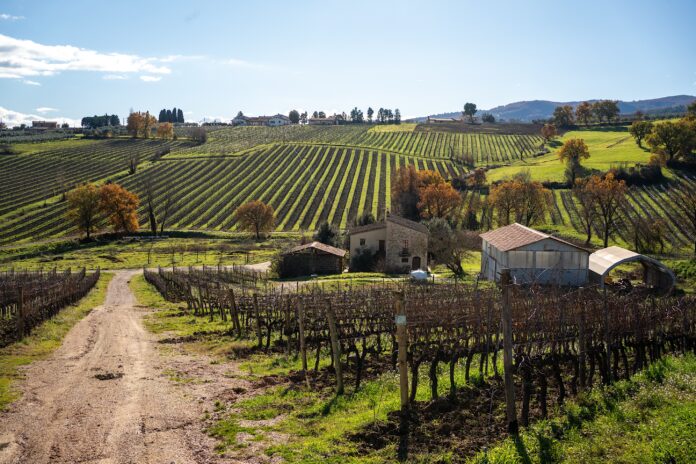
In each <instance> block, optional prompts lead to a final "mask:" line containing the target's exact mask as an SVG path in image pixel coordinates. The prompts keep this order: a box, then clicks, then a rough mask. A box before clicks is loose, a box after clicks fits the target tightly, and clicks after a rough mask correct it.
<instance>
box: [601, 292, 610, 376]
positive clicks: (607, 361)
mask: <svg viewBox="0 0 696 464" xmlns="http://www.w3.org/2000/svg"><path fill="white" fill-rule="evenodd" d="M602 300H603V303H604V307H603V311H602V313H603V322H604V345H605V347H606V354H607V356H606V358H605V360H604V368H605V369H606V376H607V383H608V384H609V383H611V340H610V339H609V305H608V302H607V286H606V285H604V289H603V292H602Z"/></svg>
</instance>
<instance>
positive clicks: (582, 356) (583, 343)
mask: <svg viewBox="0 0 696 464" xmlns="http://www.w3.org/2000/svg"><path fill="white" fill-rule="evenodd" d="M578 337H579V338H580V340H579V345H580V346H579V348H578V350H579V353H578V377H580V391H584V390H585V389H586V387H587V385H586V374H585V362H586V357H587V338H586V335H585V307H584V306H581V307H580V320H579V323H578Z"/></svg>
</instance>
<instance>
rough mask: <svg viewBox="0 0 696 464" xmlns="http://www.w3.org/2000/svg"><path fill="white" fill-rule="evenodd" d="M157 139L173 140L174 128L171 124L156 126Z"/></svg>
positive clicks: (163, 123)
mask: <svg viewBox="0 0 696 464" xmlns="http://www.w3.org/2000/svg"><path fill="white" fill-rule="evenodd" d="M157 138H158V139H164V140H169V139H172V138H174V126H173V125H172V123H171V122H162V123H159V124H158V125H157Z"/></svg>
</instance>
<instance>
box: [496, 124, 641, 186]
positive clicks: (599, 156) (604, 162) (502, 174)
mask: <svg viewBox="0 0 696 464" xmlns="http://www.w3.org/2000/svg"><path fill="white" fill-rule="evenodd" d="M574 138H581V139H583V140H584V141H585V143H586V144H587V146H588V147H589V149H590V158H589V159H587V160H583V162H582V165H583V167H584V168H586V169H588V170H591V171H598V172H605V171H607V170H608V169H609V168H610V167H612V166H615V165H618V164H621V163H628V164H629V165H631V166H632V165H635V164H636V163H642V164H647V162H648V161H649V160H650V153H649V151H648V150H647V149H642V148H640V147H638V145H637V144H636V142H635V140H634V139H633V137H631V134H629V133H628V131H627V129H626V128H617V129H616V130H606V131H605V130H602V131H599V130H592V129H586V130H575V131H570V132H566V133H565V134H564V135H563V137H562V138H561V139H560V143H558V144H557V147H555V148H553V149H552V150H551V152H550V153H548V154H546V155H543V156H539V157H537V158H525V159H524V160H522V161H517V162H515V163H513V164H512V165H510V166H505V167H502V168H498V169H492V170H490V171H488V173H487V178H488V181H489V182H494V181H497V180H501V179H505V178H510V177H513V176H514V175H515V174H517V173H518V172H520V171H522V170H525V169H529V171H530V173H531V175H532V178H533V179H534V180H539V181H556V182H562V181H563V173H564V170H565V165H564V164H563V163H561V162H560V161H559V160H558V154H557V152H558V150H559V148H560V146H561V144H562V143H563V142H564V141H566V140H568V139H574Z"/></svg>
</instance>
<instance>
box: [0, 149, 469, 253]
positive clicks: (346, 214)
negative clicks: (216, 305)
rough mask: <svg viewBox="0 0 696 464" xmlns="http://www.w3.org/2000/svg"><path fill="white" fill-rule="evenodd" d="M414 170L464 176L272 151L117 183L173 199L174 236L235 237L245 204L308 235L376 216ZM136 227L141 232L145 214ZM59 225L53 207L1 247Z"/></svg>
mask: <svg viewBox="0 0 696 464" xmlns="http://www.w3.org/2000/svg"><path fill="white" fill-rule="evenodd" d="M406 164H413V165H415V166H417V167H418V168H419V169H432V170H436V171H438V172H440V173H441V174H442V175H443V176H445V177H448V178H449V177H453V176H457V175H459V174H461V173H462V172H463V169H462V168H461V167H460V166H459V165H458V164H456V163H453V162H451V161H449V160H445V159H435V158H422V157H414V156H408V155H401V154H395V153H392V152H383V151H379V150H369V149H362V148H354V147H342V146H335V147H332V146H325V145H309V144H279V143H275V144H271V145H268V146H263V147H258V148H257V149H255V150H254V151H253V152H250V153H248V154H245V155H241V156H237V157H213V158H206V159H171V160H168V159H166V158H165V159H164V160H161V161H157V162H154V163H152V164H150V165H149V166H148V167H145V168H143V169H141V170H139V171H138V172H137V173H136V174H135V175H132V176H124V177H123V178H122V179H120V180H119V183H120V184H122V185H123V186H125V187H126V188H128V189H130V190H133V191H135V192H137V193H138V194H139V195H140V196H144V186H143V183H144V180H145V179H146V178H149V177H152V178H153V179H154V184H155V185H156V186H157V191H156V195H157V197H158V198H157V201H156V203H157V204H158V205H159V206H160V207H161V205H162V203H163V202H162V201H161V200H162V199H163V198H164V196H172V197H173V198H174V200H175V202H176V208H175V211H174V213H173V214H172V216H171V218H170V220H169V221H168V223H169V224H170V225H171V226H172V227H173V228H176V229H199V230H219V231H229V230H235V226H236V224H235V223H234V220H233V218H232V213H233V211H234V210H235V209H236V208H237V207H238V206H239V205H240V204H242V203H244V202H246V201H248V200H250V199H260V200H263V201H265V202H267V203H269V204H271V205H272V206H273V207H274V209H275V210H276V216H277V224H278V227H277V228H278V230H302V229H307V230H312V229H314V228H315V227H316V225H317V224H318V223H319V222H320V221H323V220H328V221H331V222H332V223H334V224H337V225H340V226H341V227H345V226H346V224H348V222H349V221H350V220H351V219H352V218H354V217H355V216H356V215H359V214H361V213H362V212H363V211H371V212H372V213H373V214H375V215H379V214H380V213H382V212H383V211H384V210H385V208H386V207H387V205H388V204H389V202H390V195H389V192H390V178H391V172H392V171H394V170H395V169H396V167H397V166H403V165H406ZM140 222H141V225H142V226H143V227H145V226H146V217H145V210H144V207H142V208H141V211H140ZM74 231H75V230H74V228H73V227H72V226H71V225H69V224H66V221H65V203H64V202H62V201H56V202H52V203H50V204H48V205H47V206H45V207H44V206H42V207H37V208H35V209H33V210H31V211H29V212H27V213H25V214H22V215H19V214H17V215H14V216H12V215H10V216H9V217H7V218H6V220H5V221H3V223H2V224H0V242H1V243H7V242H12V241H20V240H26V239H30V238H32V239H37V238H43V237H50V236H55V235H63V234H65V233H70V232H74Z"/></svg>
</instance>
